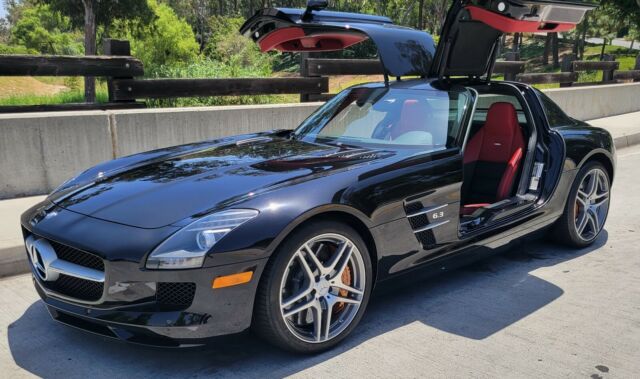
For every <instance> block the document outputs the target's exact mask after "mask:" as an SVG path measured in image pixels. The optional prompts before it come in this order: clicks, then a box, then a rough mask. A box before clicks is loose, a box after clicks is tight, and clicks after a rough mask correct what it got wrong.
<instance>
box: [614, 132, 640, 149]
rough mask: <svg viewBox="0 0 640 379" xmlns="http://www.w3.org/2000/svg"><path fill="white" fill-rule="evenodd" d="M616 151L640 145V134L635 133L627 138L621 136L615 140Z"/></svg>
mask: <svg viewBox="0 0 640 379" xmlns="http://www.w3.org/2000/svg"><path fill="white" fill-rule="evenodd" d="M613 143H614V144H615V145H616V149H623V148H625V147H631V146H634V145H638V144H640V133H633V134H629V135H626V136H620V137H617V138H614V139H613Z"/></svg>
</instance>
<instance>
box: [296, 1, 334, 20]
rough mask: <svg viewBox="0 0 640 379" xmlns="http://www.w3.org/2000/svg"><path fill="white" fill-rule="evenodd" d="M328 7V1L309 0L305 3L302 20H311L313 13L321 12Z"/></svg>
mask: <svg viewBox="0 0 640 379" xmlns="http://www.w3.org/2000/svg"><path fill="white" fill-rule="evenodd" d="M328 6H329V0H309V1H307V10H306V11H305V12H304V15H303V16H302V19H303V20H310V19H311V18H313V12H314V11H316V12H317V11H321V10H324V9H326V8H327V7H328Z"/></svg>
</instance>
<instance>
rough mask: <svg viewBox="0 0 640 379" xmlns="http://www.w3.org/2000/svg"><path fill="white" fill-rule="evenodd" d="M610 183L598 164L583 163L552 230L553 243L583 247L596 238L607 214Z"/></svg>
mask: <svg viewBox="0 0 640 379" xmlns="http://www.w3.org/2000/svg"><path fill="white" fill-rule="evenodd" d="M610 183H611V182H610V179H609V175H608V173H607V170H606V169H605V168H604V166H603V165H602V164H600V163H598V162H590V163H587V164H586V165H585V166H584V167H583V168H582V169H581V170H580V172H579V173H578V176H577V177H576V180H575V182H574V184H573V187H572V188H571V192H570V193H569V198H568V200H567V205H566V207H565V211H564V214H563V215H562V217H561V218H560V220H558V223H557V225H556V227H555V228H554V235H555V237H556V240H558V241H559V242H562V243H564V244H566V245H569V246H574V247H585V246H588V245H590V244H592V243H593V242H594V241H595V240H596V238H598V235H600V232H601V231H602V229H603V227H604V223H605V221H606V220H607V215H608V214H609V203H610V197H611V194H610Z"/></svg>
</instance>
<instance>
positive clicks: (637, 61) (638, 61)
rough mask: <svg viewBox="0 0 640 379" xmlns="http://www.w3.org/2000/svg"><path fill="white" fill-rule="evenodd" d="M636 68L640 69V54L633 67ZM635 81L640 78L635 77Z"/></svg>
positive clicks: (638, 80)
mask: <svg viewBox="0 0 640 379" xmlns="http://www.w3.org/2000/svg"><path fill="white" fill-rule="evenodd" d="M633 69H634V70H640V54H638V56H637V57H636V65H635V66H634V67H633ZM633 81H634V82H640V79H634V80H633Z"/></svg>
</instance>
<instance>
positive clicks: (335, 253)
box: [280, 233, 367, 343]
mask: <svg viewBox="0 0 640 379" xmlns="http://www.w3.org/2000/svg"><path fill="white" fill-rule="evenodd" d="M361 254H362V253H361V252H360V250H359V249H358V248H357V246H356V245H355V244H354V243H353V241H351V240H349V239H348V238H346V237H344V236H342V235H339V234H333V233H331V234H322V235H319V236H316V237H314V238H312V239H310V240H309V241H307V242H305V243H304V244H302V246H300V247H299V248H298V250H297V251H296V252H295V254H293V256H292V258H291V259H290V260H289V262H288V264H287V268H286V270H285V272H284V275H283V278H282V282H281V285H280V311H281V315H282V317H283V319H284V322H285V324H286V325H287V328H288V329H289V331H290V332H291V333H292V334H293V335H294V336H296V337H297V338H298V339H300V340H302V341H304V342H308V343H321V342H326V341H329V340H331V339H333V338H335V337H336V336H338V335H340V333H342V332H343V331H344V330H345V329H346V328H347V327H348V326H349V325H350V324H351V323H352V321H353V320H354V318H355V317H356V315H357V313H358V310H359V309H360V306H361V303H362V301H363V299H364V293H365V288H366V281H367V278H366V271H365V264H364V261H363V258H362V255H361Z"/></svg>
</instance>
